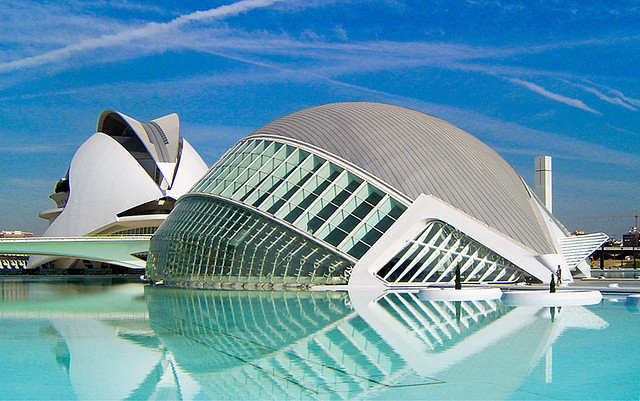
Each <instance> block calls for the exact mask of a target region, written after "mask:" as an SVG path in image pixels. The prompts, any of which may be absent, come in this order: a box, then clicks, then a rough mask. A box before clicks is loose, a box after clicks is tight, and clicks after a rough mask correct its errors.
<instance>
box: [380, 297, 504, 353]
mask: <svg viewBox="0 0 640 401" xmlns="http://www.w3.org/2000/svg"><path fill="white" fill-rule="evenodd" d="M377 303H378V305H380V306H381V307H382V308H383V309H384V311H385V312H386V313H388V314H389V316H391V317H392V319H393V321H395V322H397V323H398V324H399V325H401V327H402V328H403V332H404V333H407V335H411V336H412V337H414V338H415V339H417V340H418V341H419V342H421V343H424V344H425V345H426V347H427V349H428V350H429V351H433V352H441V351H445V350H446V349H447V348H448V347H451V346H453V345H455V344H457V343H459V342H460V341H462V340H464V339H465V338H467V337H469V336H471V335H472V334H473V333H475V332H477V331H478V330H480V329H482V328H483V327H486V326H485V325H486V324H487V323H490V322H493V321H495V320H496V319H498V318H500V317H501V316H504V315H505V314H507V313H508V312H509V311H510V310H511V309H512V308H509V307H507V306H504V305H503V304H502V303H501V302H500V301H498V300H495V301H422V300H420V299H419V296H418V295H417V294H415V293H411V292H390V293H387V294H385V296H383V297H381V298H380V299H379V300H378V301H377Z"/></svg>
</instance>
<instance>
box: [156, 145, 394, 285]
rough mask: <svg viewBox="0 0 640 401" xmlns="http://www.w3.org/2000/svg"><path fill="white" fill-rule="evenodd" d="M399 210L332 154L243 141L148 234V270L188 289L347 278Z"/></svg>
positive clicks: (327, 281)
mask: <svg viewBox="0 0 640 401" xmlns="http://www.w3.org/2000/svg"><path fill="white" fill-rule="evenodd" d="M225 199H226V200H225ZM405 210H406V205H404V204H402V203H401V202H400V201H398V200H397V199H395V198H394V197H392V196H391V195H389V194H388V193H386V192H384V191H382V190H381V189H380V188H379V187H378V186H376V185H374V184H372V183H370V182H368V181H367V180H365V179H363V178H362V177H361V176H360V175H358V174H356V173H354V172H352V171H347V170H346V169H345V168H343V167H341V166H339V165H337V164H336V163H334V162H331V161H329V160H326V159H325V158H323V157H320V156H318V155H315V154H312V153H310V152H308V151H306V150H304V149H300V148H298V147H295V146H292V145H289V144H283V143H279V142H275V141H271V140H261V139H249V140H245V141H241V142H239V143H238V144H236V145H235V146H234V147H233V148H232V149H231V150H229V151H228V152H227V153H226V154H225V155H224V156H223V157H222V159H221V160H220V161H218V162H217V163H216V165H214V166H213V167H212V168H211V169H210V170H209V172H208V173H207V174H206V175H205V176H204V177H203V178H202V179H201V180H200V181H199V182H198V183H197V184H196V185H195V186H194V187H193V188H192V190H191V191H190V193H189V194H188V195H187V196H185V197H184V198H182V199H181V200H179V201H178V202H177V204H176V207H175V209H174V211H173V212H172V213H171V216H170V217H169V218H168V219H167V221H166V222H165V224H163V226H162V227H161V228H160V229H159V230H158V231H157V232H156V234H155V235H154V237H153V240H152V244H151V249H150V252H149V253H150V258H149V263H148V269H147V274H148V276H149V277H150V278H152V279H153V280H156V281H159V280H164V282H165V283H169V282H170V283H172V284H173V285H181V286H182V285H187V286H192V287H202V286H204V287H216V286H217V284H215V285H214V283H224V282H230V283H294V284H301V285H306V284H346V282H347V279H348V274H349V271H350V268H351V267H352V265H353V263H355V261H357V259H359V258H360V257H361V256H362V255H364V254H365V253H366V252H367V251H368V250H369V248H371V246H372V245H373V244H374V243H375V242H376V241H377V240H378V239H379V238H380V237H381V236H382V234H383V233H384V232H385V231H386V230H387V229H388V228H389V227H390V226H391V225H392V224H393V223H394V222H395V221H396V219H397V218H398V217H399V216H400V215H401V214H402V213H403V212H404V211H405ZM308 237H310V238H308Z"/></svg>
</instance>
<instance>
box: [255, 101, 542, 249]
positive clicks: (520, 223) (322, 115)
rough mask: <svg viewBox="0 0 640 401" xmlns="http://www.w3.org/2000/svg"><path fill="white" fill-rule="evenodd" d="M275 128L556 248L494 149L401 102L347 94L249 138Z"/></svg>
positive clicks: (275, 132) (532, 243)
mask: <svg viewBox="0 0 640 401" xmlns="http://www.w3.org/2000/svg"><path fill="white" fill-rule="evenodd" d="M265 136H267V137H268V136H275V137H284V138H289V139H291V140H294V141H298V142H302V143H305V144H308V145H310V146H313V147H316V148H320V149H322V150H324V151H326V152H328V153H330V154H332V155H334V156H336V157H338V158H340V159H343V160H345V161H346V162H348V163H351V164H353V165H355V166H357V167H359V168H361V169H363V170H365V171H367V172H368V173H370V174H371V175H373V176H375V177H377V178H378V179H380V180H381V181H383V182H384V183H386V184H388V185H389V186H391V187H393V188H395V189H396V190H397V191H398V192H400V193H401V194H403V195H405V196H406V197H408V198H409V199H411V200H414V199H415V198H416V197H417V196H418V195H420V194H421V193H425V194H427V195H434V196H436V197H438V198H440V199H442V200H443V201H445V202H447V203H448V204H450V205H452V206H454V207H455V208H457V209H459V210H461V211H463V212H464V213H466V214H468V215H470V216H472V217H474V218H476V219H478V220H480V221H481V222H483V223H485V224H487V225H488V226H490V227H492V228H494V229H496V230H498V231H500V232H501V233H503V234H505V235H507V236H509V237H511V238H512V239H513V240H515V241H517V242H519V243H520V244H523V245H525V246H526V247H528V248H530V249H532V250H534V251H536V252H539V253H542V254H545V253H552V252H554V248H553V244H552V242H551V239H550V238H549V236H548V235H547V234H546V232H545V230H544V229H543V223H542V222H541V218H542V217H541V216H540V215H539V214H538V212H537V210H536V207H535V206H534V203H535V202H536V201H535V200H534V198H533V196H532V193H531V191H530V190H529V188H528V187H527V186H526V184H525V183H524V182H523V181H522V178H521V177H520V176H519V175H518V173H517V172H516V171H515V170H514V169H513V167H511V166H510V165H509V164H508V163H507V162H506V161H505V160H504V159H503V158H502V157H501V156H500V155H498V154H497V153H496V152H495V151H493V150H492V149H491V148H489V147H488V146H487V145H485V144H484V143H483V142H481V141H480V140H478V139H477V138H475V137H474V136H472V135H471V134H469V133H467V132H465V131H463V130H462V129H460V128H458V127H456V126H454V125H452V124H450V123H448V122H446V121H443V120H441V119H438V118H436V117H433V116H430V115H428V114H425V113H422V112H419V111H416V110H411V109H407V108H404V107H400V106H394V105H388V104H381V103H372V102H347V103H333V104H326V105H322V106H317V107H311V108H308V109H304V110H301V111H297V112H295V113H292V114H289V115H287V116H285V117H282V118H279V119H277V120H275V121H273V122H271V123H269V124H267V125H265V126H263V127H262V128H260V129H258V130H256V131H255V132H253V133H252V134H251V135H249V136H248V138H247V139H249V138H258V137H265Z"/></svg>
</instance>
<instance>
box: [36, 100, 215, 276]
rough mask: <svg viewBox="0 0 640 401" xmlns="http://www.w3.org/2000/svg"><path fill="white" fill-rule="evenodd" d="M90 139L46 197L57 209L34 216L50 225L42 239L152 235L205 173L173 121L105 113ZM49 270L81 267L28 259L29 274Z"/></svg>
mask: <svg viewBox="0 0 640 401" xmlns="http://www.w3.org/2000/svg"><path fill="white" fill-rule="evenodd" d="M96 131H97V132H96V133H95V134H93V135H92V136H91V137H90V138H89V139H88V140H87V141H85V142H84V143H83V144H82V146H80V148H79V149H78V150H77V151H76V153H75V154H74V156H73V159H72V161H71V165H70V166H69V169H68V170H67V173H66V176H65V177H64V178H63V179H62V180H60V181H59V182H58V184H57V185H56V187H55V191H54V193H53V194H52V195H51V196H50V198H51V199H53V200H54V201H55V202H56V206H57V207H56V208H54V209H50V210H45V211H43V212H41V213H40V217H41V218H43V219H45V220H48V221H49V227H48V228H47V229H46V231H45V232H44V234H43V236H44V237H79V236H105V235H110V236H129V235H151V234H153V232H155V230H156V229H157V228H158V226H159V225H160V224H161V223H162V222H163V221H164V219H165V218H166V217H167V216H168V215H169V212H170V211H171V209H172V208H173V205H174V203H175V200H176V199H178V198H179V197H180V196H181V195H183V194H184V193H185V192H187V191H188V190H189V188H190V187H191V186H192V185H193V184H194V183H195V182H196V181H197V180H198V179H199V178H200V177H202V175H203V174H204V173H205V172H206V171H207V165H206V164H205V163H204V161H203V160H202V158H201V157H200V155H199V154H198V153H197V152H196V151H195V150H194V149H193V147H192V146H191V145H190V144H189V142H187V140H186V139H184V138H183V137H182V136H181V135H180V122H179V119H178V115H177V114H170V115H167V116H164V117H160V118H157V119H155V120H152V121H149V122H140V121H138V120H135V119H133V118H131V117H129V116H126V115H124V114H122V113H119V112H116V111H112V110H106V111H104V112H102V114H101V115H100V117H99V119H98V126H97V130H96ZM47 262H50V263H51V264H52V266H53V267H56V268H68V267H74V266H75V265H77V264H80V265H78V266H81V267H84V266H85V264H84V263H83V261H81V260H77V259H73V258H60V257H31V260H30V266H29V267H37V266H40V265H42V264H44V263H47ZM87 263H88V262H87ZM93 263H94V266H95V267H97V265H96V263H99V262H93Z"/></svg>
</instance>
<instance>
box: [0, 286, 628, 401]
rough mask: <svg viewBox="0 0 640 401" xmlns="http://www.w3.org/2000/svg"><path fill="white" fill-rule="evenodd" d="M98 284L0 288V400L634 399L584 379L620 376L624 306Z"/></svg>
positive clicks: (622, 381)
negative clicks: (614, 344)
mask: <svg viewBox="0 0 640 401" xmlns="http://www.w3.org/2000/svg"><path fill="white" fill-rule="evenodd" d="M96 283H97V281H94V284H82V283H81V282H73V283H71V282H59V283H56V282H51V283H42V282H37V283H33V282H20V281H13V282H9V281H2V282H0V295H1V296H0V352H2V355H3V361H4V363H3V364H2V365H0V398H1V399H130V400H147V399H169V400H202V399H229V398H230V399H289V398H295V399H433V398H435V399H487V398H490V399H523V398H530V397H531V395H532V394H534V395H535V396H536V397H540V398H545V399H549V398H561V399H570V398H576V399H584V398H615V399H631V398H633V396H634V395H635V394H637V392H638V391H640V387H639V386H638V384H637V380H636V378H635V376H634V375H633V374H627V375H624V374H616V375H615V377H616V385H615V386H607V385H606V381H605V380H598V378H601V374H602V373H601V371H600V370H599V369H597V367H599V366H602V365H606V366H609V369H611V370H613V371H614V372H632V371H633V368H634V367H635V365H636V361H637V351H638V347H637V344H636V343H637V341H636V339H635V338H633V336H630V337H629V336H628V333H629V332H636V331H638V330H639V329H640V321H638V319H635V318H634V317H635V315H633V314H632V313H637V308H636V307H635V306H637V305H636V304H637V302H636V303H634V304H632V303H630V302H626V303H625V302H623V301H620V302H619V301H618V300H617V299H614V298H609V299H606V300H605V301H604V302H603V304H600V305H594V306H590V307H563V308H544V307H517V308H516V307H508V306H505V305H504V304H502V303H501V302H500V301H480V302H471V301H464V302H446V301H439V302H435V301H426V300H423V299H421V298H420V296H419V293H417V292H406V291H405V292H387V293H383V294H377V293H370V292H351V293H346V292H308V291H295V292H294V291H289V292H277V291H202V290H178V289H173V288H167V287H161V286H155V287H150V286H148V287H143V286H142V285H140V284H131V283H129V284H119V283H116V282H113V281H102V284H96ZM604 317H606V319H607V320H605V319H604ZM609 324H611V326H609ZM575 328H579V329H580V330H575ZM625 335H626V336H625ZM610 338H616V339H617V341H622V342H623V345H624V349H623V350H618V349H616V347H611V346H610V343H609V342H608V341H607V339H610ZM627 338H628V340H627ZM594 368H596V369H594ZM576 377H580V380H576ZM589 395H591V397H589Z"/></svg>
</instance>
